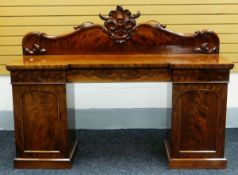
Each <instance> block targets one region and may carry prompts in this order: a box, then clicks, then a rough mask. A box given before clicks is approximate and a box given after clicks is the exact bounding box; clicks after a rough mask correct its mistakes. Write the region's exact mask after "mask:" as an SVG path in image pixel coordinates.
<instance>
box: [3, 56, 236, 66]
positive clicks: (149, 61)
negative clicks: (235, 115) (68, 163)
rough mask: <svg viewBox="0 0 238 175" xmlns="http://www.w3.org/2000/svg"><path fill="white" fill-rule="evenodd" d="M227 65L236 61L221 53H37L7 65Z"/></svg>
mask: <svg viewBox="0 0 238 175" xmlns="http://www.w3.org/2000/svg"><path fill="white" fill-rule="evenodd" d="M138 67H142V68H152V67H156V68H167V69H168V68H210V69H212V68H215V69H219V68H223V69H231V68H232V67H233V64H232V63H230V62H229V61H228V60H227V59H226V58H225V57H223V56H222V55H219V54H151V55H142V54H141V55H37V56H22V58H21V59H19V58H18V59H17V60H16V61H14V62H12V63H10V64H8V65H7V69H8V70H23V69H44V70H45V69H49V70H57V69H62V70H70V69H80V68H138Z"/></svg>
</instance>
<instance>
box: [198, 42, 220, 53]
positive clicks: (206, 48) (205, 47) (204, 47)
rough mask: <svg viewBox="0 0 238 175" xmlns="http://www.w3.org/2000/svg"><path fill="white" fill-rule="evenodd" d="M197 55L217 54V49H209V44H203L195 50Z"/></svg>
mask: <svg viewBox="0 0 238 175" xmlns="http://www.w3.org/2000/svg"><path fill="white" fill-rule="evenodd" d="M194 51H195V52H196V53H204V54H214V53H216V52H217V47H213V48H209V46H208V43H206V42H205V43H202V44H201V45H200V46H198V47H196V48H195V49H194Z"/></svg>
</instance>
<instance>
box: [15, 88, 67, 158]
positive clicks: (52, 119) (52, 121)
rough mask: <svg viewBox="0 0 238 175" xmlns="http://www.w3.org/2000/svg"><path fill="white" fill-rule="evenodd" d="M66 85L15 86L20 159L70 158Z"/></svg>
mask: <svg viewBox="0 0 238 175" xmlns="http://www.w3.org/2000/svg"><path fill="white" fill-rule="evenodd" d="M65 91H66V89H65V85H64V84H58V85H49V84H31V85H17V84H15V85H13V97H14V115H15V131H16V148H17V157H25V158H26V157H29V158H30V157H32V158H33V157H34V158H37V157H39V158H44V157H45V158H46V157H47V158H49V157H52V158H53V157H55V158H57V157H65V156H68V143H67V134H68V133H67V107H66V97H65V94H66V93H65Z"/></svg>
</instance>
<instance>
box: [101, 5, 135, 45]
mask: <svg viewBox="0 0 238 175" xmlns="http://www.w3.org/2000/svg"><path fill="white" fill-rule="evenodd" d="M139 16H140V12H137V13H136V14H131V12H130V11H129V10H124V9H123V7H122V6H117V7H116V10H112V11H110V12H109V14H108V16H107V17H106V16H103V15H102V14H99V17H100V18H101V19H102V20H104V21H105V22H104V26H105V28H106V31H107V32H108V34H109V35H110V37H111V38H112V39H113V40H114V41H115V42H116V43H119V44H122V43H125V42H126V41H128V40H129V39H131V37H132V33H133V31H134V29H135V26H136V20H135V19H136V18H138V17H139Z"/></svg>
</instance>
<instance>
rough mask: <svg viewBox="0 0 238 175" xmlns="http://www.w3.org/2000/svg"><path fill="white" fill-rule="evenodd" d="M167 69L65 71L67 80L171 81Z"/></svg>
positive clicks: (169, 72)
mask: <svg viewBox="0 0 238 175" xmlns="http://www.w3.org/2000/svg"><path fill="white" fill-rule="evenodd" d="M171 75H172V73H171V71H170V70H169V69H159V68H158V69H155V68H154V69H152V68H151V69H142V68H141V69H139V68H138V69H129V68H128V69H125V68H124V69H118V68H117V69H81V70H71V71H68V72H67V82H151V81H155V82H158V81H160V82H161V81H171V77H172V76H171Z"/></svg>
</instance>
